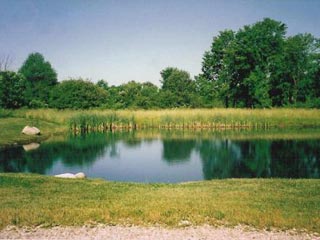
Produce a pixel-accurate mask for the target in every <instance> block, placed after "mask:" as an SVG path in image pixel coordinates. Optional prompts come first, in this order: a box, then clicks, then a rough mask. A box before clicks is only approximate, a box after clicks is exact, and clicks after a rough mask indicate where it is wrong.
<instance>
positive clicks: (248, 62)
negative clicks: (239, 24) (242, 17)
mask: <svg viewBox="0 0 320 240" xmlns="http://www.w3.org/2000/svg"><path fill="white" fill-rule="evenodd" d="M285 34H286V25H285V24H283V23H281V22H278V21H274V20H272V19H268V18H267V19H264V20H263V21H261V22H257V23H255V24H253V25H251V26H244V27H243V28H242V29H240V30H239V31H238V32H233V31H230V30H226V31H222V32H220V34H219V35H218V36H217V37H215V38H214V39H213V43H212V45H211V49H210V51H208V52H206V53H205V55H204V58H203V63H202V64H203V67H202V71H203V73H202V74H201V75H200V76H199V77H198V82H199V85H200V86H201V89H202V91H203V92H202V95H204V96H210V97H209V98H208V99H206V100H207V101H209V102H210V101H214V99H217V98H220V101H222V102H224V105H225V106H226V107H228V106H232V107H271V106H288V105H298V104H300V105H301V104H305V105H311V106H314V103H316V102H317V101H319V95H317V94H318V93H317V92H318V90H317V89H316V88H314V87H313V86H316V85H319V80H320V79H319V75H317V74H318V72H319V70H320V65H319V63H320V54H319V53H320V42H319V39H316V38H315V37H313V36H312V35H311V34H298V35H295V36H291V37H288V38H286V37H285Z"/></svg>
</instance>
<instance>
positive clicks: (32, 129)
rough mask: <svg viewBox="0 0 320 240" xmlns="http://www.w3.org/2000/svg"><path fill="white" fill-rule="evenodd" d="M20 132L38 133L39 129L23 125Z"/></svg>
mask: <svg viewBox="0 0 320 240" xmlns="http://www.w3.org/2000/svg"><path fill="white" fill-rule="evenodd" d="M22 133H23V134H26V135H40V130H39V129H38V128H36V127H30V126H25V127H24V128H23V130H22Z"/></svg>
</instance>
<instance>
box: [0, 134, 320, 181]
mask: <svg viewBox="0 0 320 240" xmlns="http://www.w3.org/2000/svg"><path fill="white" fill-rule="evenodd" d="M317 131H318V133H320V132H319V130H317ZM29 147H30V146H29ZM31 147H32V146H31ZM33 147H36V146H35V145H34V146H33ZM80 171H81V172H84V173H85V174H86V175H87V176H88V177H92V178H95V177H98V178H104V179H107V180H116V181H134V182H182V181H195V180H204V179H206V180H209V179H215V178H256V177H258V178H269V177H277V178H319V176H320V134H317V132H314V131H309V132H302V133H301V131H294V132H280V133H279V132H277V131H273V132H245V131H239V132H219V133H217V132H212V133H210V132H130V133H124V132H118V133H105V134H88V135H84V136H77V137H75V136H69V137H66V138H64V139H62V138H61V137H60V139H51V140H49V141H47V142H43V143H41V144H40V146H39V147H38V148H37V149H34V150H28V146H24V147H22V146H21V147H15V148H6V149H0V172H32V173H40V174H46V175H55V174H60V173H66V172H71V173H76V172H80Z"/></svg>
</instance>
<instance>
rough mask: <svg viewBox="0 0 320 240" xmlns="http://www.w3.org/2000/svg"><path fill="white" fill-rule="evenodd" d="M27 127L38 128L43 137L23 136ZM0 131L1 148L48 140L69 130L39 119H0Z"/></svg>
mask: <svg viewBox="0 0 320 240" xmlns="http://www.w3.org/2000/svg"><path fill="white" fill-rule="evenodd" d="M26 125H30V126H36V127H38V128H39V129H40V130H41V135H40V136H27V135H24V134H22V133H21V131H22V129H23V128H24V127H25V126H26ZM0 129H1V131H0V146H8V145H15V144H18V145H21V144H24V143H29V142H39V141H43V140H45V139H47V138H48V137H50V136H52V135H53V134H57V133H59V132H65V131H66V130H67V128H66V127H64V126H63V125H60V124H57V123H52V122H47V121H43V120H39V119H27V118H16V117H7V118H0Z"/></svg>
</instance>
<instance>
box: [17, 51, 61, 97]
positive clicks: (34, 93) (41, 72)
mask: <svg viewBox="0 0 320 240" xmlns="http://www.w3.org/2000/svg"><path fill="white" fill-rule="evenodd" d="M19 72H20V73H21V74H23V75H24V76H25V78H26V80H27V90H26V98H27V101H28V102H31V101H32V100H37V101H41V102H43V103H48V100H49V93H50V90H51V89H52V87H53V86H54V85H56V84H57V81H58V80H57V73H56V71H55V70H54V69H53V68H52V66H51V64H50V63H49V62H48V61H46V60H45V59H44V57H43V56H42V55H41V54H40V53H31V54H30V55H29V56H28V58H27V59H26V61H25V62H24V63H23V65H22V66H21V68H20V70H19Z"/></svg>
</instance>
